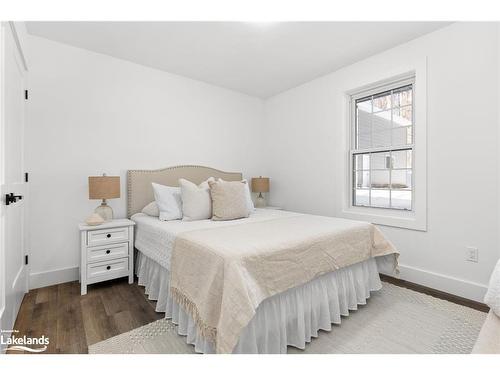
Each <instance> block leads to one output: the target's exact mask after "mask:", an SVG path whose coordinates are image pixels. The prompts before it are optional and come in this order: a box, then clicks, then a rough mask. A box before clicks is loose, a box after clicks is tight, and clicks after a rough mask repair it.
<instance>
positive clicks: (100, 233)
mask: <svg viewBox="0 0 500 375" xmlns="http://www.w3.org/2000/svg"><path fill="white" fill-rule="evenodd" d="M127 240H128V227H125V228H110V229H101V230H93V231H89V232H88V238H87V245H88V246H98V245H105V244H108V243H115V242H118V241H127Z"/></svg>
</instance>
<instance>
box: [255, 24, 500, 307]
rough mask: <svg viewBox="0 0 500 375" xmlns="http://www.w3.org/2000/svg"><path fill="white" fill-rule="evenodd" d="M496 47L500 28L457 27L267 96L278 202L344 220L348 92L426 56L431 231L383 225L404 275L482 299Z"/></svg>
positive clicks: (491, 255) (489, 231)
mask: <svg viewBox="0 0 500 375" xmlns="http://www.w3.org/2000/svg"><path fill="white" fill-rule="evenodd" d="M497 49H498V39H497V25H496V24H493V23H490V24H488V23H480V24H479V23H460V24H453V25H451V26H449V27H447V28H444V29H441V30H438V31H436V32H434V33H431V34H428V35H426V36H423V37H421V38H418V39H415V40H413V41H411V42H409V43H406V44H404V45H401V46H398V47H396V48H393V49H391V50H388V51H386V52H383V53H381V54H378V55H376V56H373V57H371V58H368V59H366V60H363V61H361V62H359V63H356V64H353V65H351V66H349V67H346V68H344V69H341V70H339V71H336V72H334V73H331V74H329V75H327V76H324V77H321V78H318V79H316V80H314V81H311V82H309V83H307V84H304V85H302V86H299V87H297V88H294V89H291V90H289V91H286V92H284V93H282V94H280V95H277V96H275V97H273V98H270V99H269V100H267V101H266V103H265V122H266V125H265V126H266V132H267V137H266V139H267V150H268V153H267V155H266V163H267V164H266V169H265V172H266V173H267V174H268V175H269V176H270V177H271V194H270V203H271V204H273V205H282V206H284V207H285V208H286V209H290V210H297V211H302V212H309V213H315V214H323V215H331V216H342V203H343V202H342V194H343V189H344V185H345V174H344V170H345V165H344V163H345V152H346V138H345V137H346V123H345V121H346V119H345V107H344V96H345V92H346V91H347V90H349V89H356V88H357V87H359V86H357V84H358V83H359V82H361V80H362V77H368V76H370V75H372V74H373V73H375V72H376V73H377V74H379V75H381V76H383V75H384V74H386V75H387V76H386V77H385V78H390V77H391V74H392V73H391V72H393V71H395V70H397V67H398V66H407V65H408V64H409V63H411V61H417V60H419V61H422V59H425V58H427V139H428V141H427V148H428V150H427V165H428V167H427V182H428V184H427V186H428V189H427V194H428V195H427V197H428V198H427V201H428V203H427V227H428V230H427V231H426V232H421V231H412V230H406V229H400V228H394V227H381V228H382V230H383V232H384V233H385V234H386V235H387V236H388V238H389V239H390V240H391V241H393V242H394V244H395V245H396V247H397V248H398V250H399V251H400V252H401V257H400V263H401V265H402V266H401V277H402V278H404V279H407V280H410V281H414V282H418V283H420V284H423V285H427V286H430V287H433V288H436V289H440V290H444V291H447V292H450V293H454V294H457V295H461V296H464V297H467V298H472V299H476V300H482V297H483V294H484V292H485V286H486V284H487V282H488V278H489V275H490V273H491V270H492V268H493V266H494V263H495V261H496V260H497V259H498V256H499V250H498V249H499V239H498V234H497V230H498V228H499V220H498V204H499V202H498V191H499V189H498V188H499V184H498V174H499V164H498V151H497V150H498V146H499V138H498V82H499V81H498V69H499V66H498V56H497ZM360 77H361V78H360ZM354 82H356V83H354ZM370 83H372V82H365V83H364V84H370ZM353 84H355V86H351V85H353ZM417 105H418V104H417ZM416 126H417V127H418V124H417V125H416ZM417 173H418V172H417ZM466 246H477V247H478V248H479V262H478V263H471V262H466V261H465V248H466Z"/></svg>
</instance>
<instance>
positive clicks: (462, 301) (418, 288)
mask: <svg viewBox="0 0 500 375" xmlns="http://www.w3.org/2000/svg"><path fill="white" fill-rule="evenodd" d="M380 280H382V281H386V282H388V283H391V284H394V285H397V286H400V287H403V288H407V289H411V290H414V291H415V292H420V293H424V294H428V295H429V296H432V297H436V298H440V299H444V300H446V301H449V302H453V303H456V304H457V305H462V306H467V307H470V308H471V309H474V310H479V311H482V312H488V311H490V308H489V307H488V306H487V305H485V304H484V303H480V302H476V301H472V300H470V299H467V298H463V297H459V296H455V295H453V294H450V293H446V292H442V291H440V290H436V289H432V288H429V287H426V286H423V285H419V284H415V283H412V282H410V281H406V280H401V279H396V278H395V277H391V276H387V275H382V274H381V275H380Z"/></svg>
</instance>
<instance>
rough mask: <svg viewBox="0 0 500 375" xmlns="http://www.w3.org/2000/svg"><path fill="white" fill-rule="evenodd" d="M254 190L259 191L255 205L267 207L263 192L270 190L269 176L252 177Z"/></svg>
mask: <svg viewBox="0 0 500 375" xmlns="http://www.w3.org/2000/svg"><path fill="white" fill-rule="evenodd" d="M252 191H253V192H254V193H259V196H258V197H257V200H256V202H255V207H266V199H265V198H264V196H263V195H262V193H267V192H269V177H262V176H260V177H254V178H252Z"/></svg>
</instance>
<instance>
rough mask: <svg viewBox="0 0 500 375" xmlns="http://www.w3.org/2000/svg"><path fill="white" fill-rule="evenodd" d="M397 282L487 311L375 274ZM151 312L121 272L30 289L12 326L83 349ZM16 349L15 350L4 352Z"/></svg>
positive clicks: (54, 346)
mask: <svg viewBox="0 0 500 375" xmlns="http://www.w3.org/2000/svg"><path fill="white" fill-rule="evenodd" d="M381 279H382V280H384V281H387V282H390V283H392V284H395V285H397V286H402V287H404V288H408V289H412V290H415V291H417V292H421V293H425V294H430V295H432V296H434V297H437V298H441V299H446V300H448V301H450V302H453V303H457V304H460V305H464V306H468V307H471V308H473V309H477V310H480V311H488V307H487V306H486V305H484V304H482V303H478V302H474V301H470V300H467V299H464V298H460V297H457V296H453V295H451V294H447V293H444V292H440V291H437V290H434V289H430V288H426V287H423V286H421V285H417V284H414V283H410V282H408V281H404V280H399V279H394V278H392V277H388V276H384V275H381ZM163 316H164V314H162V313H157V312H155V303H154V302H152V301H149V300H148V299H147V297H146V295H145V294H144V288H143V287H140V286H138V285H137V283H134V284H131V285H130V284H128V282H127V278H123V279H119V280H112V281H107V282H103V283H99V284H95V285H91V286H89V289H88V293H87V295H85V296H80V284H79V283H78V282H77V281H74V282H70V283H65V284H59V285H54V286H49V287H45V288H40V289H34V290H31V291H30V292H29V293H28V294H26V295H25V296H24V300H23V303H22V305H21V309H20V311H19V315H18V316H17V320H16V323H15V326H14V329H16V330H18V331H19V333H16V336H22V335H26V336H29V337H39V336H41V335H45V336H46V337H48V338H49V340H50V343H49V346H48V350H47V351H46V352H45V353H87V352H88V349H87V348H88V346H89V345H92V344H95V343H96V342H99V341H102V340H106V339H108V338H110V337H112V336H116V335H119V334H120V333H124V332H127V331H130V330H132V329H134V328H137V327H140V326H143V325H145V324H148V323H151V322H153V321H155V320H157V319H160V318H163ZM9 353H12V354H14V353H20V352H9Z"/></svg>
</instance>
